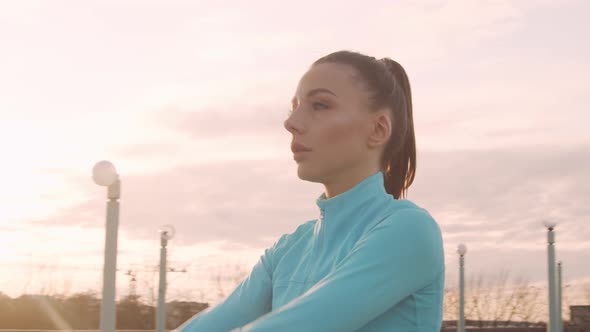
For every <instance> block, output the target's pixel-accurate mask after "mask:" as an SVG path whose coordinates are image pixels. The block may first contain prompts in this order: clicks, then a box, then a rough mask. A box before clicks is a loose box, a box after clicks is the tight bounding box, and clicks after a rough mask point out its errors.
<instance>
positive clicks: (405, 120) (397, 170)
mask: <svg viewBox="0 0 590 332" xmlns="http://www.w3.org/2000/svg"><path fill="white" fill-rule="evenodd" d="M379 61H380V62H382V63H383V64H384V65H385V68H386V69H387V70H388V72H389V73H390V74H391V77H392V80H393V90H392V92H391V93H392V99H391V104H392V108H393V113H394V121H397V122H398V124H396V125H394V134H395V129H397V135H393V136H394V137H395V139H394V138H393V137H392V138H391V139H390V140H389V142H388V146H387V148H386V149H385V151H384V155H383V160H384V161H385V165H383V168H384V174H385V189H386V191H387V192H388V193H389V194H391V195H393V196H394V197H395V198H396V199H399V198H405V197H406V195H407V190H408V188H409V187H410V185H411V184H412V183H413V182H414V178H415V175H416V136H415V134H414V121H413V116H412V92H411V89H410V80H409V79H408V75H407V74H406V71H405V70H404V68H403V67H402V66H401V65H400V64H399V63H397V62H396V61H394V60H392V59H390V58H383V59H381V60H379ZM396 107H397V108H398V109H395V108H396ZM396 115H397V116H396ZM399 122H402V123H399Z"/></svg>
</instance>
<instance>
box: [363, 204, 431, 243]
mask: <svg viewBox="0 0 590 332" xmlns="http://www.w3.org/2000/svg"><path fill="white" fill-rule="evenodd" d="M377 230H384V231H391V232H396V233H399V232H403V234H407V235H410V236H419V237H425V236H427V237H430V238H436V239H440V238H441V237H442V236H441V230H440V226H439V224H438V222H437V221H436V220H435V218H434V217H433V216H432V215H431V214H430V212H429V211H428V210H426V209H425V208H423V207H421V206H419V205H417V204H416V203H414V202H412V201H409V200H394V201H392V203H391V209H389V211H388V214H387V216H385V217H384V218H383V219H382V220H381V222H379V223H378V224H377V225H376V226H375V227H374V228H373V231H377Z"/></svg>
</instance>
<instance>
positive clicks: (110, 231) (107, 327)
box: [100, 179, 121, 332]
mask: <svg viewBox="0 0 590 332" xmlns="http://www.w3.org/2000/svg"><path fill="white" fill-rule="evenodd" d="M120 191H121V182H120V181H119V180H118V179H117V180H116V181H115V182H114V183H113V184H112V185H110V186H109V187H108V199H109V200H108V202H107V220H106V239H105V248H104V269H103V280H102V302H101V307H100V330H101V332H115V325H116V324H115V322H116V303H115V293H116V291H115V287H116V271H117V232H118V228H119V201H118V199H119V197H120Z"/></svg>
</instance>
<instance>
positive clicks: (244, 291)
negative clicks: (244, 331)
mask: <svg viewBox="0 0 590 332" xmlns="http://www.w3.org/2000/svg"><path fill="white" fill-rule="evenodd" d="M286 236H287V235H283V236H281V237H280V238H279V240H278V241H277V242H275V244H273V246H272V247H270V248H268V249H266V250H265V251H264V254H263V255H262V256H260V259H259V260H258V262H257V263H256V265H254V268H253V269H252V271H251V272H250V274H249V275H248V276H247V277H246V278H245V279H244V280H243V281H242V282H241V283H240V284H239V285H238V286H237V287H236V288H235V289H234V290H233V291H232V293H231V294H230V295H229V296H228V297H226V298H225V299H224V300H223V302H221V303H219V304H217V305H216V306H214V307H209V308H207V309H205V310H203V311H201V312H199V313H198V314H196V315H195V316H193V317H192V318H190V319H189V320H187V321H186V322H185V323H183V324H182V325H181V326H179V327H178V328H177V329H176V330H175V331H177V332H227V331H229V330H230V329H232V328H234V327H237V326H242V325H244V324H246V323H248V322H251V321H253V320H255V319H256V318H258V317H259V316H261V315H263V314H265V313H267V312H269V311H270V310H271V301H272V297H271V296H272V282H271V275H272V270H273V267H272V266H273V265H272V264H273V254H274V251H275V249H276V247H277V246H278V245H280V244H282V243H283V242H284V240H285V238H286Z"/></svg>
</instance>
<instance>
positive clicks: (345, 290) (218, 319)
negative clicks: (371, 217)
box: [180, 209, 444, 332]
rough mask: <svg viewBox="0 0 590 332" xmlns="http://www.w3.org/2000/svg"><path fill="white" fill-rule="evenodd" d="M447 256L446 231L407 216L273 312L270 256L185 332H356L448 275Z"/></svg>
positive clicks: (424, 216)
mask: <svg viewBox="0 0 590 332" xmlns="http://www.w3.org/2000/svg"><path fill="white" fill-rule="evenodd" d="M267 250H268V249H267ZM441 251H442V238H441V234H440V229H439V228H438V225H437V224H436V223H435V222H434V220H433V219H432V217H431V216H430V215H429V214H428V213H427V212H426V211H421V210H418V209H402V210H399V211H397V212H396V213H394V214H393V215H391V216H389V217H388V218H387V219H385V220H384V221H382V222H381V223H380V224H378V225H377V226H376V227H375V228H373V229H372V230H370V231H369V233H367V234H365V235H364V236H363V237H362V238H361V239H359V241H357V243H356V244H355V245H354V247H353V248H352V249H351V251H350V252H349V253H348V254H347V256H346V257H345V258H344V259H343V260H342V261H341V262H339V264H338V265H337V266H336V267H335V269H334V270H333V271H331V272H330V273H329V274H328V275H326V276H325V277H324V278H323V279H321V280H320V281H319V282H318V283H317V284H315V285H314V286H313V287H312V288H310V289H309V290H308V291H307V292H305V293H304V294H302V295H300V296H298V297H296V298H295V299H293V300H292V301H290V302H289V303H287V304H285V305H284V306H282V307H280V308H278V309H276V310H274V311H272V312H271V311H270V304H271V296H272V286H271V278H270V273H269V272H270V271H267V270H266V268H265V266H266V265H265V262H266V260H267V259H268V258H269V256H266V253H267V254H269V255H270V254H272V252H268V251H267V252H266V253H265V256H262V257H261V260H260V261H259V262H258V263H257V264H256V266H255V267H254V269H253V271H252V273H251V274H250V276H248V278H246V279H245V280H244V281H243V282H242V283H241V284H240V285H239V286H238V287H237V288H236V289H235V290H234V292H233V293H232V294H231V295H230V296H229V297H228V298H227V299H226V300H225V301H224V302H223V303H222V304H220V305H218V306H217V307H216V308H213V309H212V310H210V311H209V312H206V313H205V314H204V315H203V316H202V317H201V318H200V320H201V322H199V319H197V320H196V321H195V324H193V325H191V323H190V322H189V323H185V324H186V325H185V326H182V327H181V328H180V330H181V331H180V332H200V331H207V332H209V331H212V332H213V331H223V332H227V331H230V332H263V331H264V332H266V331H281V332H295V331H341V332H347V331H356V330H358V329H360V328H361V327H363V326H364V325H366V324H367V323H369V322H370V321H372V320H373V319H375V318H376V317H378V316H379V315H381V314H382V313H384V312H385V311H386V310H388V309H389V308H391V307H392V306H394V305H395V304H397V303H399V302H401V301H402V300H403V299H404V298H406V297H407V296H409V295H411V294H412V293H414V292H416V291H418V290H419V289H421V288H423V287H425V286H426V285H428V284H430V283H431V282H432V281H433V280H434V279H435V278H436V277H437V275H438V273H440V271H441V270H442V267H443V266H442V264H444V258H443V255H442V252H441ZM358 308H362V310H359V309H358ZM197 316H198V315H197Z"/></svg>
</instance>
